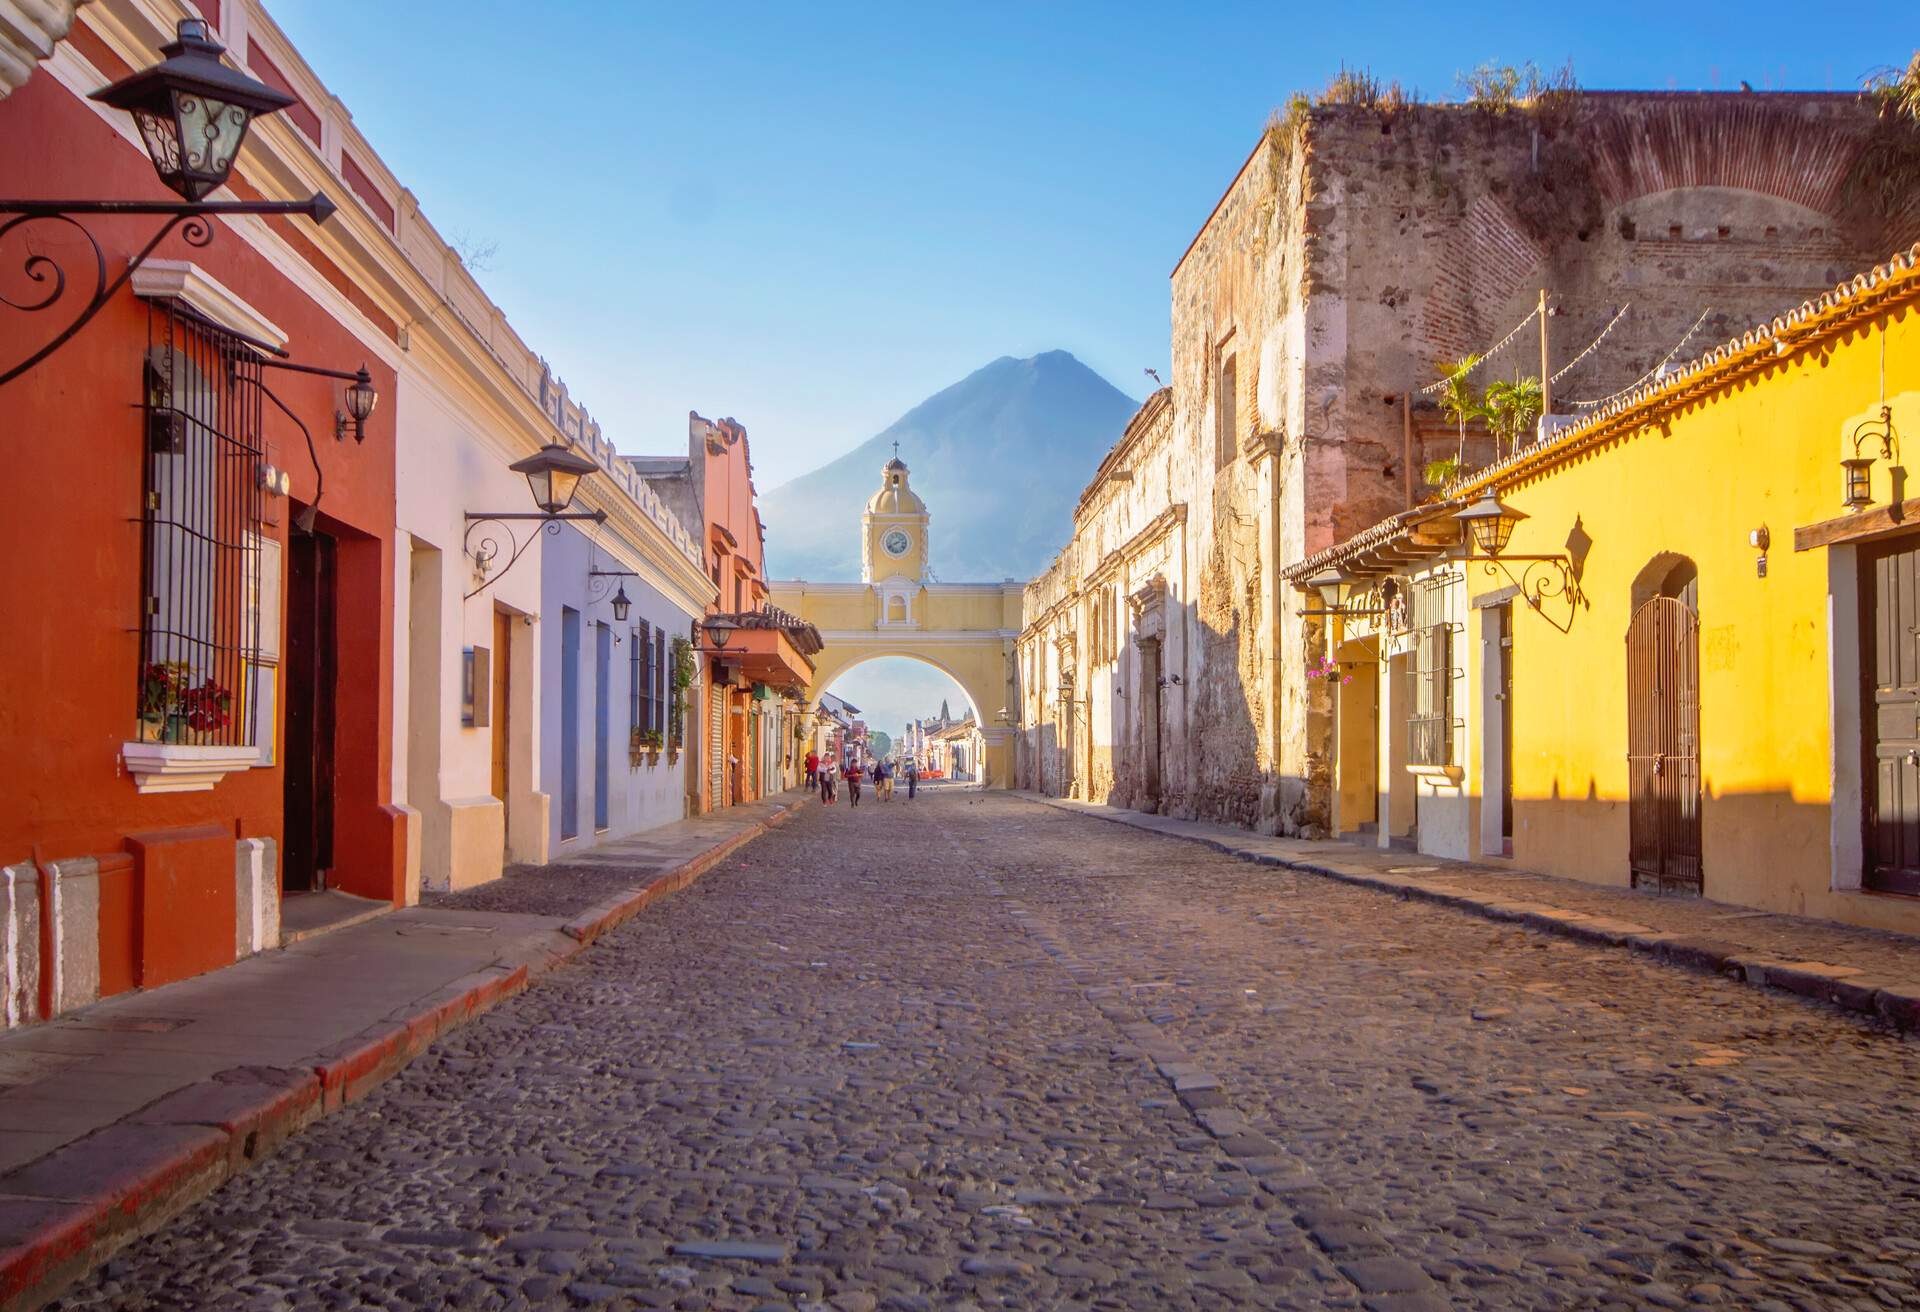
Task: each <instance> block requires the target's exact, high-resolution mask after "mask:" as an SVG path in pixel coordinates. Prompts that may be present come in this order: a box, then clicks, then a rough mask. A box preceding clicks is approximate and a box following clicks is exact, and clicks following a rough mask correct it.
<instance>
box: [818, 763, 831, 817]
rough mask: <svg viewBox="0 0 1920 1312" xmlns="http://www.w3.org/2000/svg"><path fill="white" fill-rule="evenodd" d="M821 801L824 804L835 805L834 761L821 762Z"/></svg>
mask: <svg viewBox="0 0 1920 1312" xmlns="http://www.w3.org/2000/svg"><path fill="white" fill-rule="evenodd" d="M819 779H820V802H821V805H823V806H832V805H833V762H832V761H821V762H820V763H819Z"/></svg>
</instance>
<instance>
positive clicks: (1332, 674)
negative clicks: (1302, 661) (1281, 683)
mask: <svg viewBox="0 0 1920 1312" xmlns="http://www.w3.org/2000/svg"><path fill="white" fill-rule="evenodd" d="M1307 677H1308V678H1309V679H1325V680H1326V681H1327V682H1328V683H1333V684H1343V685H1344V684H1349V683H1352V682H1353V676H1352V675H1351V674H1348V673H1347V672H1346V670H1345V669H1344V668H1343V667H1342V666H1341V664H1340V662H1339V661H1336V660H1332V659H1330V658H1329V657H1326V656H1316V657H1314V658H1313V659H1312V660H1310V661H1308V662H1307Z"/></svg>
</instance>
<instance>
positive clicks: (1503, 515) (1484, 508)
mask: <svg viewBox="0 0 1920 1312" xmlns="http://www.w3.org/2000/svg"><path fill="white" fill-rule="evenodd" d="M1526 517H1527V516H1526V515H1525V514H1524V513H1523V512H1521V511H1518V510H1515V509H1514V508H1513V507H1512V506H1509V505H1508V504H1506V503H1505V502H1504V501H1502V500H1501V499H1500V498H1499V497H1497V496H1495V495H1494V494H1493V493H1492V492H1491V491H1489V492H1488V493H1487V494H1486V495H1485V496H1483V497H1481V498H1480V499H1479V500H1478V501H1476V502H1474V503H1473V504H1472V505H1470V506H1468V507H1467V508H1466V509H1465V510H1463V511H1461V512H1460V513H1459V514H1457V515H1455V516H1454V518H1455V519H1457V520H1459V521H1460V522H1461V523H1462V524H1464V525H1466V526H1467V528H1468V530H1469V531H1470V532H1471V533H1472V534H1473V544H1474V545H1475V546H1476V547H1478V548H1480V552H1481V554H1482V555H1485V556H1498V555H1499V554H1500V553H1501V552H1502V551H1504V550H1505V549H1506V545H1507V543H1508V541H1509V540H1510V539H1511V538H1512V537H1513V529H1514V526H1515V525H1516V524H1518V523H1519V522H1520V521H1521V520H1523V519H1525V518H1526Z"/></svg>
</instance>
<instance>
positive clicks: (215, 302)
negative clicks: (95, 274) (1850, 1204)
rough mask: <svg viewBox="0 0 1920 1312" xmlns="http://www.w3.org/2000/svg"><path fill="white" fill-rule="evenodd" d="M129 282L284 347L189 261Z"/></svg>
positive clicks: (155, 264)
mask: <svg viewBox="0 0 1920 1312" xmlns="http://www.w3.org/2000/svg"><path fill="white" fill-rule="evenodd" d="M4 2H5V0H0V3H4ZM132 285H133V294H134V295H135V296H138V297H141V298H142V299H144V300H149V301H161V300H172V301H179V302H180V303H181V304H182V305H184V306H186V307H187V308H188V309H190V310H192V311H193V312H194V313H195V314H198V315H200V316H201V317H202V318H204V319H211V320H212V321H213V322H214V323H217V324H219V325H220V326H221V327H222V328H231V329H232V330H233V331H234V332H237V333H240V334H242V335H244V336H247V337H252V338H255V339H256V340H258V341H262V342H265V343H267V345H269V346H271V347H273V348H274V349H276V350H281V351H284V350H286V349H287V334H286V333H285V332H284V331H282V329H281V328H280V326H279V325H278V324H276V323H274V321H273V320H271V319H269V318H267V316H266V315H264V314H262V313H260V311H258V310H256V309H254V308H253V307H252V306H251V305H248V304H247V303H246V302H245V301H243V300H241V299H240V298H239V297H238V296H236V295H234V294H233V293H232V292H231V291H229V290H227V287H226V284H224V283H222V282H221V281H220V280H219V279H218V278H215V277H214V276H213V275H212V274H210V273H208V272H207V271H206V270H205V269H203V268H201V267H200V266H199V265H197V264H195V263H193V262H192V261H191V260H148V261H147V262H146V263H145V264H143V265H141V266H140V267H139V268H137V269H135V270H134V271H133V284H132Z"/></svg>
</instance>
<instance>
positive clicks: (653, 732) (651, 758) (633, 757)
mask: <svg viewBox="0 0 1920 1312" xmlns="http://www.w3.org/2000/svg"><path fill="white" fill-rule="evenodd" d="M643 763H644V764H645V765H646V766H647V767H648V768H652V767H653V766H656V765H658V764H660V731H659V730H658V729H635V730H634V731H633V732H632V734H630V735H629V736H628V738H627V764H628V765H630V766H633V767H634V768H635V769H638V768H639V767H640V766H641V765H642V764H643Z"/></svg>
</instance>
